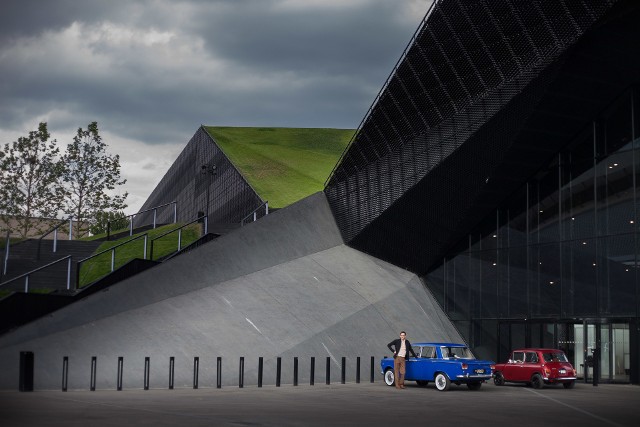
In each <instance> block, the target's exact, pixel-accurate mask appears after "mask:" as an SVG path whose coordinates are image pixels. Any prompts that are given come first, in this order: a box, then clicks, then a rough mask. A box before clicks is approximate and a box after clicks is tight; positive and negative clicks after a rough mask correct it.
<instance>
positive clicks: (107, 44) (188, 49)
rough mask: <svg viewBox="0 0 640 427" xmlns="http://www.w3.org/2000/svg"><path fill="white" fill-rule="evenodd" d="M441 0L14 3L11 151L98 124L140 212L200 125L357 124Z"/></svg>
mask: <svg viewBox="0 0 640 427" xmlns="http://www.w3.org/2000/svg"><path fill="white" fill-rule="evenodd" d="M430 3H431V1H430V0H213V1H205V0H184V1H170V0H147V1H135V2H111V1H110V2H106V1H101V0H94V1H87V0H76V1H72V0H51V1H36V0H16V1H14V0H10V1H3V6H2V13H1V14H0V99H1V102H0V143H2V144H4V143H6V142H11V141H13V140H15V139H17V138H18V137H19V136H22V135H25V134H27V133H28V131H29V130H33V129H35V128H36V127H37V124H38V122H40V121H47V122H48V124H49V130H50V132H51V133H52V135H53V137H55V138H56V139H57V140H58V141H59V142H60V143H62V144H66V143H68V142H70V141H71V137H72V135H73V133H74V132H75V130H76V129H77V128H78V127H86V125H87V124H88V123H89V122H91V121H97V122H98V124H99V126H100V129H101V132H102V134H103V138H104V140H105V142H107V144H108V145H109V150H110V151H111V152H113V153H118V154H120V156H121V163H122V172H123V176H124V177H126V178H127V179H128V183H127V184H126V186H125V188H124V190H126V191H129V193H130V197H129V199H128V202H129V205H130V208H129V211H130V212H135V210H136V209H137V208H138V207H139V206H140V205H141V204H142V203H143V202H144V200H145V199H146V197H147V196H148V195H149V193H150V192H151V190H152V189H153V188H154V186H155V184H156V183H157V182H158V181H159V180H160V178H161V177H162V175H163V174H164V172H165V171H166V170H167V168H168V167H169V165H170V164H171V163H172V162H173V160H174V159H175V157H176V156H177V155H178V153H179V152H180V150H181V149H182V147H183V146H184V145H185V143H186V142H187V141H188V140H189V139H190V137H191V136H192V135H193V133H194V132H195V131H196V130H197V128H198V126H200V125H201V124H206V125H220V126H287V127H332V128H355V127H357V126H358V124H359V122H360V120H361V119H362V118H363V116H364V115H365V113H366V111H367V109H368V107H369V105H370V104H371V102H373V100H374V98H375V96H376V94H377V92H378V90H379V89H380V87H381V86H382V84H383V83H384V81H385V79H386V78H387V76H388V74H389V73H390V72H391V70H392V68H393V66H394V64H395V63H396V61H397V60H398V58H399V57H400V54H401V53H402V51H403V49H404V48H405V46H406V45H407V43H408V42H409V40H410V38H411V35H412V34H413V32H414V31H415V29H416V28H417V26H418V25H419V23H420V21H421V20H422V18H423V16H424V14H425V13H426V11H427V9H428V8H429V5H430Z"/></svg>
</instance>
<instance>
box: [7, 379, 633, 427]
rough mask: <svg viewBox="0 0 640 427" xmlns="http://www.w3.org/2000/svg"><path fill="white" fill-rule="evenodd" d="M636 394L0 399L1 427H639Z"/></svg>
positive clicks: (379, 391)
mask: <svg viewBox="0 0 640 427" xmlns="http://www.w3.org/2000/svg"><path fill="white" fill-rule="evenodd" d="M639 416H640V387H638V386H632V385H611V384H601V385H600V386H598V387H593V386H592V385H587V384H577V385H576V387H575V388H574V389H572V390H565V389H564V388H563V387H561V386H560V387H554V386H548V387H544V388H543V389H540V390H534V389H532V388H530V387H526V386H521V385H506V386H503V387H497V386H495V385H493V384H490V383H486V384H484V385H483V387H482V388H481V390H479V391H471V390H469V389H467V387H465V386H460V387H458V386H455V385H453V386H452V388H451V390H449V391H447V392H439V391H437V390H436V389H435V387H434V386H433V384H429V386H427V387H426V388H421V387H418V386H417V385H415V383H409V384H407V387H406V389H404V390H397V389H395V388H393V387H387V386H385V385H384V384H383V383H382V382H376V383H361V384H356V383H347V384H331V385H326V384H324V383H323V384H317V383H316V385H314V386H310V385H308V384H306V385H299V386H295V387H294V386H293V385H291V384H287V385H284V384H283V385H282V386H281V387H275V386H272V385H270V386H265V387H262V388H258V387H256V386H251V387H245V388H242V389H241V388H238V387H223V388H221V389H216V388H199V389H195V390H194V389H174V390H167V389H151V390H124V391H115V390H98V391H94V392H91V391H85V390H77V391H68V392H62V391H35V392H27V393H20V392H17V391H16V392H11V391H2V392H0V424H1V425H2V426H3V427H13V426H21V427H28V426H64V427H75V426H83V427H84V426H91V427H98V426H127V425H136V426H147V425H149V426H327V425H332V426H351V425H367V426H378V425H386V426H389V425H398V423H399V422H401V423H403V424H404V425H407V424H406V423H411V424H414V425H428V424H430V423H431V422H434V423H436V422H437V423H438V424H446V425H457V426H460V425H464V426H468V425H472V426H484V425H491V426H496V425H518V426H546V425H562V426H567V425H570V426H573V425H576V426H582V427H586V426H632V425H633V426H637V425H638V424H637V423H638V419H639Z"/></svg>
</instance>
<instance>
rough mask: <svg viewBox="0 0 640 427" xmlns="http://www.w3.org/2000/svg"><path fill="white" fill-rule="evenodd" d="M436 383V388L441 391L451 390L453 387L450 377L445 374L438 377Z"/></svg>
mask: <svg viewBox="0 0 640 427" xmlns="http://www.w3.org/2000/svg"><path fill="white" fill-rule="evenodd" d="M435 383H436V388H437V389H438V390H440V391H447V390H449V386H450V385H451V381H449V377H447V376H446V375H445V374H442V373H440V374H438V375H436V379H435Z"/></svg>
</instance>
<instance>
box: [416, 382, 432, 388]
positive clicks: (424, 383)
mask: <svg viewBox="0 0 640 427" xmlns="http://www.w3.org/2000/svg"><path fill="white" fill-rule="evenodd" d="M416 383H417V384H418V385H419V386H420V387H426V386H427V384H429V381H425V380H416Z"/></svg>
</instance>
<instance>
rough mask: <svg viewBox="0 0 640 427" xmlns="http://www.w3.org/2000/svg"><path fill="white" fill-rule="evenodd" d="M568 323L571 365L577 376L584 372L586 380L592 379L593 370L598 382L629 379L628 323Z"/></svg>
mask: <svg viewBox="0 0 640 427" xmlns="http://www.w3.org/2000/svg"><path fill="white" fill-rule="evenodd" d="M571 326H572V327H573V330H574V336H575V364H574V367H575V368H576V371H578V377H579V378H585V374H586V376H587V382H593V376H594V375H596V374H597V375H598V381H599V382H605V383H607V382H629V380H630V376H629V373H630V372H629V371H630V360H631V358H630V356H631V355H630V345H629V323H613V322H612V323H596V322H591V321H585V322H584V323H583V324H582V325H580V324H574V325H571ZM596 353H597V355H598V357H596ZM595 364H597V365H595ZM594 368H595V369H594Z"/></svg>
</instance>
